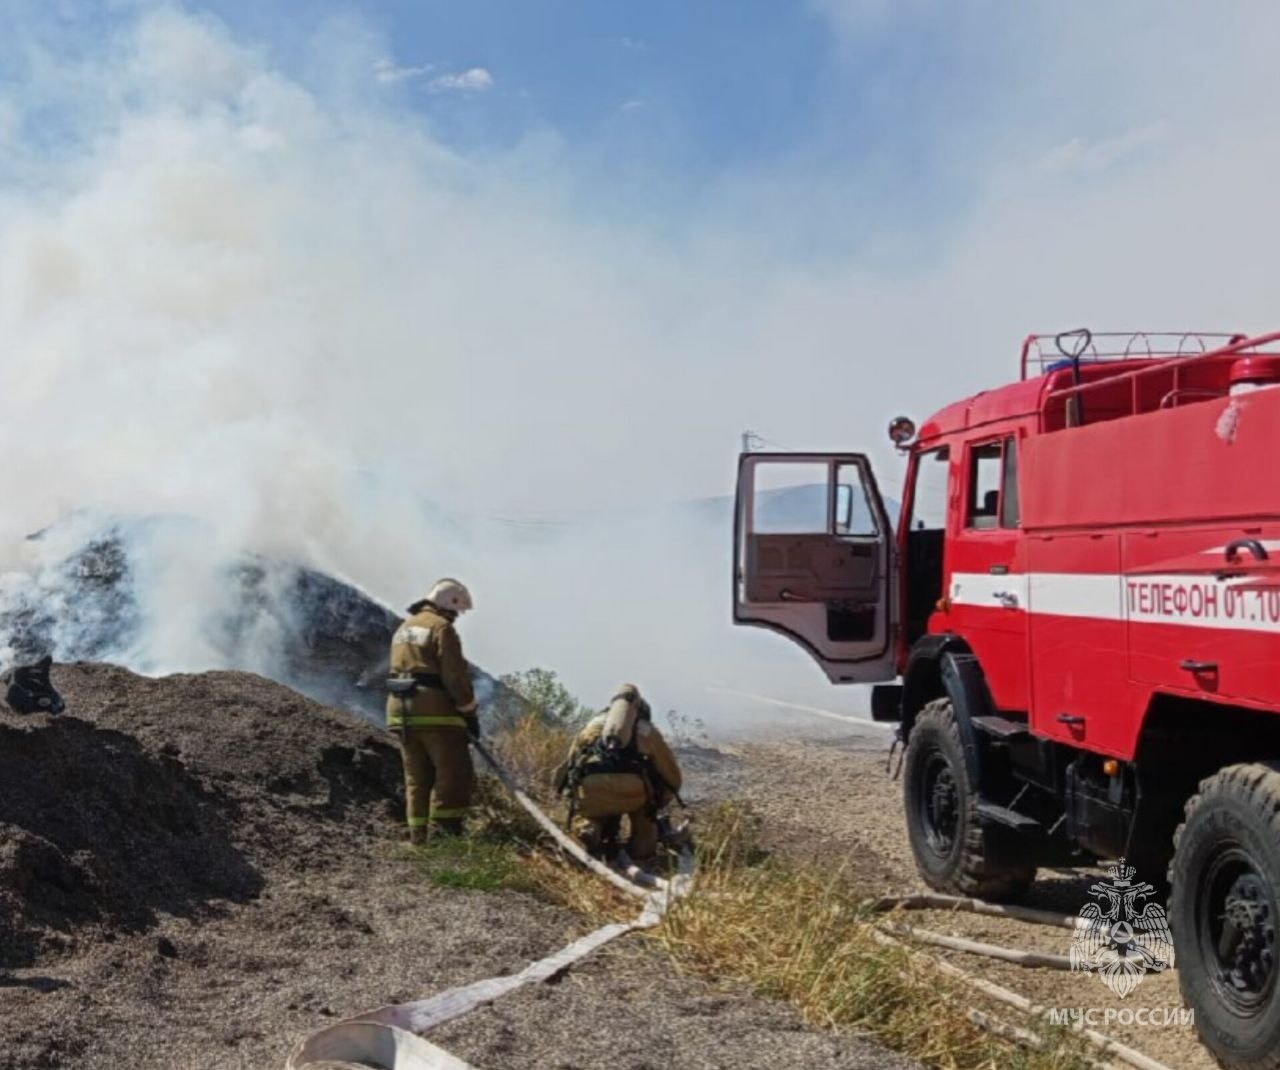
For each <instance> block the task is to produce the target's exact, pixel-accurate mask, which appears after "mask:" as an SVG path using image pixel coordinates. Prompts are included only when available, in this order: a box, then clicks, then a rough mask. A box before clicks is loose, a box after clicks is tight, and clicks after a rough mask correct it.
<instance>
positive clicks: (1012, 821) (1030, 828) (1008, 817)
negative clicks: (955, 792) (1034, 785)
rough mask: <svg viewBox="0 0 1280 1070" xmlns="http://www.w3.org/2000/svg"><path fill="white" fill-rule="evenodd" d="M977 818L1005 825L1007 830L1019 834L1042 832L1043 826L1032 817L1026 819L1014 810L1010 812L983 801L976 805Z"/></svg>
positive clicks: (1004, 807) (1002, 807)
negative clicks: (1012, 830) (1014, 830)
mask: <svg viewBox="0 0 1280 1070" xmlns="http://www.w3.org/2000/svg"><path fill="white" fill-rule="evenodd" d="M978 816H979V817H980V818H982V819H983V820H984V821H990V822H992V823H993V824H996V825H1005V826H1007V827H1008V828H1011V829H1017V830H1018V831H1019V832H1043V831H1044V826H1043V825H1041V824H1040V822H1039V821H1037V820H1036V819H1035V818H1034V817H1027V815H1026V814H1020V813H1018V812H1017V811H1016V810H1010V809H1009V808H1008V807H1007V806H998V805H997V804H995V803H992V802H985V801H984V802H980V803H978Z"/></svg>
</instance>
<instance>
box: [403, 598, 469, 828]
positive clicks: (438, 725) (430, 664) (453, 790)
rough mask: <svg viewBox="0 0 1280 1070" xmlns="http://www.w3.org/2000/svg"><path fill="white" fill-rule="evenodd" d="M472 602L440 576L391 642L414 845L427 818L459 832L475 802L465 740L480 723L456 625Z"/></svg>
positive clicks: (409, 815)
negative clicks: (472, 794)
mask: <svg viewBox="0 0 1280 1070" xmlns="http://www.w3.org/2000/svg"><path fill="white" fill-rule="evenodd" d="M470 608H471V593H470V592H469V591H468V590H467V589H466V587H465V586H463V585H462V584H461V583H459V582H458V581H457V580H450V579H445V580H440V582H439V583H437V584H436V585H435V586H434V587H432V588H431V591H430V593H428V595H427V597H426V598H423V599H421V600H420V601H417V602H414V603H413V605H411V606H410V607H409V610H408V612H409V616H408V618H407V619H406V620H405V621H404V623H403V624H401V625H400V627H399V628H398V629H397V630H396V633H395V636H394V637H393V638H392V640H391V675H390V676H389V677H388V679H387V691H388V695H387V724H388V725H389V726H390V727H391V730H392V731H393V732H395V733H396V735H397V736H399V738H400V754H401V757H402V758H403V759H404V785H405V796H406V801H407V807H406V809H407V811H408V821H409V840H410V842H411V843H414V844H421V843H425V842H426V838H427V824H428V821H429V822H430V823H431V825H432V827H433V828H434V829H435V830H436V831H438V832H441V833H444V834H446V835H455V836H456V835H458V834H460V833H461V832H462V822H463V818H465V817H466V814H467V808H468V807H469V806H470V804H471V790H472V786H473V783H474V779H475V771H474V770H473V769H472V767H471V752H470V750H469V749H468V746H467V740H468V736H470V737H471V738H473V739H478V738H479V736H480V722H479V720H478V719H477V717H476V699H475V694H474V693H473V692H472V689H471V672H470V670H469V668H468V666H467V662H466V659H465V658H464V657H463V656H462V643H461V641H460V640H459V638H458V633H457V631H456V630H455V629H454V626H453V625H454V621H455V620H457V618H458V617H459V616H460V615H461V614H463V613H465V612H466V611H467V610H469V609H470ZM433 794H434V797H433Z"/></svg>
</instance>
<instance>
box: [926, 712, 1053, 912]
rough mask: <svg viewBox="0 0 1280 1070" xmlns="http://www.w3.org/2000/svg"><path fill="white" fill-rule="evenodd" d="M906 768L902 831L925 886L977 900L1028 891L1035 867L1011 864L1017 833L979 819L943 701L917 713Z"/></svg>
mask: <svg viewBox="0 0 1280 1070" xmlns="http://www.w3.org/2000/svg"><path fill="white" fill-rule="evenodd" d="M904 769H905V772H904V775H903V796H904V802H905V806H906V811H907V834H908V836H909V837H910V840H911V852H912V854H914V855H915V859H916V868H917V869H918V870H919V871H920V875H921V876H922V877H923V878H924V879H925V882H926V883H927V884H928V885H929V886H930V887H931V888H936V889H938V890H939V891H943V892H953V893H955V894H956V895H965V896H978V897H980V898H983V899H1011V898H1015V897H1016V896H1018V895H1020V894H1021V893H1022V892H1024V891H1026V889H1027V886H1028V885H1029V884H1030V883H1031V882H1032V881H1033V880H1034V879H1035V874H1036V871H1035V866H1033V865H1030V864H1028V863H1026V862H1024V861H1019V860H1018V859H1017V855H1016V853H1015V845H1014V844H1013V843H1012V840H1013V839H1014V838H1016V833H1013V832H1012V830H1008V829H1003V828H994V827H989V826H985V825H984V824H983V823H982V822H981V820H980V819H979V817H978V801H979V795H978V785H977V784H976V783H974V781H973V778H972V777H971V775H970V773H969V766H968V763H967V762H966V761H965V754H964V741H963V739H962V738H961V735H960V726H959V724H957V723H956V714H955V711H954V709H953V708H952V705H951V700H950V699H949V698H940V699H936V700H935V701H933V702H930V703H929V704H928V705H927V706H925V708H924V709H923V710H921V711H920V714H919V716H918V717H917V718H916V721H915V724H914V725H913V726H912V729H911V739H910V741H909V742H908V744H907V755H906V759H905V762H904Z"/></svg>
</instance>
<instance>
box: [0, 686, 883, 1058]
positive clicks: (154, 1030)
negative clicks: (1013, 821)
mask: <svg viewBox="0 0 1280 1070" xmlns="http://www.w3.org/2000/svg"><path fill="white" fill-rule="evenodd" d="M54 682H55V684H56V685H57V686H58V687H59V688H60V689H61V690H62V692H63V694H64V695H65V697H66V699H67V708H68V713H67V714H66V715H64V716H63V717H61V718H57V719H52V720H51V719H50V718H48V717H46V716H36V717H28V718H20V717H17V716H14V715H12V714H10V713H8V712H7V711H4V712H0V1070H41V1068H62V1067H74V1068H77V1070H108V1068H111V1070H121V1068H137V1070H152V1068H154V1070H161V1068H163V1070H214V1068H228V1070H230V1068H237V1070H250V1068H252V1070H271V1068H279V1067H281V1066H282V1065H283V1063H284V1059H285V1057H286V1055H287V1052H288V1050H289V1049H290V1047H291V1046H292V1045H293V1043H294V1042H295V1041H296V1040H297V1039H299V1038H300V1037H302V1036H303V1035H305V1034H306V1033H308V1032H310V1031H312V1030H314V1029H316V1028H318V1027H320V1026H323V1025H325V1024H327V1023H329V1022H332V1021H333V1020H334V1019H336V1018H340V1017H344V1016H347V1015H350V1014H354V1013H357V1012H359V1011H362V1010H366V1009H368V1008H370V1007H374V1006H379V1005H382V1004H385V1003H389V1002H399V1001H404V1000H407V999H413V998H419V997H422V996H425V995H429V994H431V993H434V992H437V991H439V990H441V989H443V988H446V987H449V986H452V985H457V984H462V983H466V982H470V981H474V980H477V979H480V978H484V977H490V976H494V975H498V974H503V973H508V972H511V971H513V970H517V969H519V968H521V967H523V966H524V965H525V964H526V963H528V962H529V961H530V960H532V959H534V958H538V957H541V956H543V955H545V954H548V953H549V952H551V951H553V950H556V949H558V948H559V947H561V946H563V944H564V943H566V942H567V941H568V940H569V939H570V938H572V937H573V936H575V935H579V934H580V933H581V932H582V931H583V926H582V922H581V921H580V919H578V918H576V917H575V916H574V915H572V914H570V913H569V912H567V911H563V910H560V909H558V908H555V907H552V906H549V905H547V904H545V903H541V902H539V901H537V900H535V899H533V898H531V897H529V896H525V895H519V894H516V893H511V892H504V893H498V894H486V893H476V892H464V891H455V890H446V889H441V888H438V887H434V886H431V885H429V884H427V883H425V882H424V880H423V879H422V877H421V875H420V874H419V872H418V871H417V869H416V867H415V864H414V862H413V860H412V857H411V856H410V855H409V853H408V852H406V851H405V850H403V849H402V848H401V847H399V846H398V841H399V837H400V826H399V822H398V812H399V808H400V804H399V775H400V774H399V760H398V756H397V755H396V754H395V752H394V750H393V749H392V748H391V747H389V746H388V745H387V742H386V739H385V737H383V736H382V735H381V734H380V733H379V732H377V731H376V730H374V729H371V728H370V727H369V726H368V725H367V724H364V723H362V722H360V721H359V720H357V719H356V718H354V717H349V716H347V715H345V714H341V713H338V712H336V711H331V710H327V709H325V708H324V707H321V706H318V705H316V704H315V703H313V702H310V701H309V700H307V699H304V698H302V697H301V696H299V695H297V694H295V693H294V692H292V691H289V690H287V689H286V688H282V687H279V686H278V685H275V684H273V683H270V682H268V681H265V680H262V679H259V678H257V677H253V676H249V675H245V674H239V673H209V674H203V675H196V676H176V677H169V678H165V679H160V680H151V679H144V678H142V677H138V676H134V675H133V674H131V673H128V672H126V671H124V670H121V669H116V668H111V667H107V666H101V665H75V666H69V667H59V668H57V669H55V673H54ZM432 1039H433V1040H435V1041H436V1042H438V1043H441V1044H443V1045H445V1046H446V1047H448V1048H449V1049H450V1050H452V1051H454V1052H455V1053H456V1054H457V1055H459V1056H460V1057H462V1058H465V1059H467V1060H468V1061H470V1062H472V1063H473V1064H475V1065H476V1066H478V1067H484V1068H492V1070H523V1068H526V1067H527V1068H533V1067H540V1068H547V1067H551V1068H563V1070H569V1068H581V1070H595V1068H600V1070H606V1068H607V1070H648V1068H657V1067H682V1068H695V1070H701V1068H707V1070H710V1068H719V1067H725V1068H728V1067H734V1068H748V1070H749V1068H757V1067H758V1068H760V1070H764V1068H766V1067H768V1068H778V1070H791V1068H794V1070H800V1068H802V1067H804V1068H808V1067H818V1066H821V1067H831V1068H834V1070H859V1068H866V1070H873V1068H884V1070H895V1068H898V1067H906V1066H907V1065H908V1064H907V1063H905V1062H903V1061H901V1060H898V1059H896V1058H895V1057H893V1056H890V1055H888V1054H887V1053H885V1052H883V1051H882V1050H880V1049H879V1048H877V1047H875V1046H873V1045H871V1044H868V1043H866V1042H863V1041H861V1040H858V1039H856V1038H851V1037H838V1036H833V1035H831V1034H827V1033H823V1032H820V1031H816V1030H812V1029H809V1028H807V1027H805V1026H804V1025H803V1024H802V1023H801V1022H800V1021H799V1020H798V1018H797V1016H796V1015H795V1014H794V1013H793V1012H791V1011H790V1010H789V1009H788V1008H786V1007H785V1006H782V1005H779V1004H775V1003H769V1002H765V1001H761V1000H757V999H754V998H751V997H749V996H747V995H745V994H742V993H741V992H735V991H732V990H718V989H716V988H713V987H710V986H708V985H705V984H702V983H700V982H696V981H692V980H689V979H687V978H682V977H680V976H679V975H678V974H676V972H675V971H674V969H673V968H672V967H671V965H670V963H669V962H668V961H667V960H666V959H665V958H664V957H662V956H661V955H660V953H659V952H658V951H657V950H656V949H653V948H650V947H646V946H645V945H644V944H643V943H642V942H641V941H639V940H624V941H622V942H621V943H619V944H617V945H614V947H612V948H611V949H609V950H607V951H605V952H604V953H602V954H600V955H599V956H598V957H596V958H594V959H592V960H590V961H588V962H587V963H586V964H584V965H582V966H580V967H576V968H575V969H573V970H572V971H571V972H570V973H569V974H568V975H567V976H566V977H565V978H563V979H562V980H560V981H559V983H557V984H555V985H550V986H544V987H541V988H536V989H535V988H530V989H526V990H524V991H522V992H520V993H518V994H515V995H513V996H510V997H507V998H506V999H504V1000H503V1001H501V1002H500V1003H498V1004H497V1005H495V1006H494V1007H491V1008H488V1009H485V1010H482V1011H480V1012H478V1013H476V1014H474V1015H471V1016H469V1017H467V1018H466V1019H464V1020H461V1021H459V1022H456V1023H453V1024H451V1025H449V1026H447V1027H446V1028H444V1029H442V1030H440V1031H438V1032H437V1033H435V1034H433V1037H432Z"/></svg>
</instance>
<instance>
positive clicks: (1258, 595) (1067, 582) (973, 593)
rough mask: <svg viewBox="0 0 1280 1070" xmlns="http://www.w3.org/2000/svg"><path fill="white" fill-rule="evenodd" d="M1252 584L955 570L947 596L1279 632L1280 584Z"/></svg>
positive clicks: (1013, 607)
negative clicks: (997, 573)
mask: <svg viewBox="0 0 1280 1070" xmlns="http://www.w3.org/2000/svg"><path fill="white" fill-rule="evenodd" d="M1250 582H1251V581H1250V579H1249V578H1248V577H1237V578H1232V579H1227V580H1220V579H1217V578H1215V577H1213V576H1188V575H1185V574H1183V575H1178V574H1169V575H1150V576H1148V575H1134V576H1122V575H1118V574H1115V575H1112V574H1097V573H1085V572H1032V573H1022V574H1019V575H1007V576H997V575H993V574H991V573H985V572H957V573H954V574H953V575H952V577H951V590H950V598H951V602H952V604H953V605H960V606H981V607H982V608H984V609H997V610H1002V611H1004V612H1031V613H1040V614H1044V615H1046V616H1054V617H1083V618H1088V619H1091V620H1116V621H1130V622H1134V623H1140V624H1181V625H1184V626H1186V627H1191V628H1222V629H1227V630H1231V631H1246V632H1269V633H1277V634H1280V585H1277V586H1276V587H1242V585H1247V584H1249V583H1250ZM1011 598H1012V601H1011V600H1010V599H1011Z"/></svg>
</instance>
